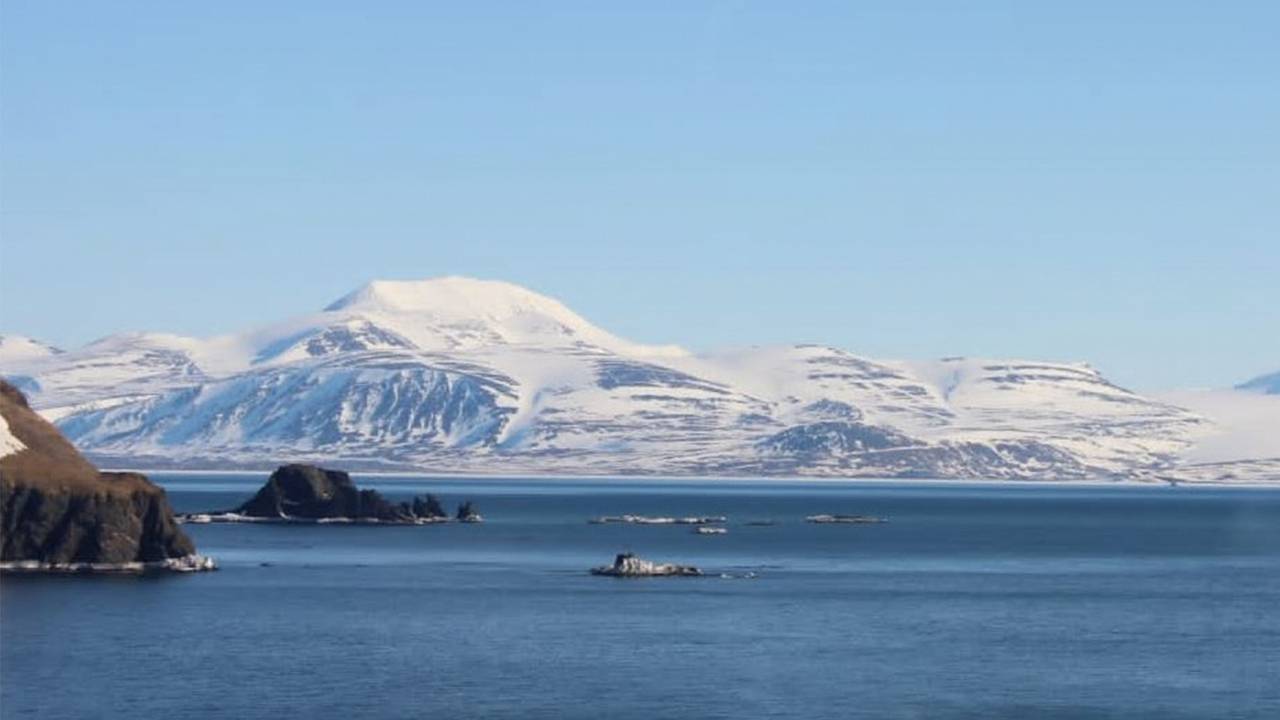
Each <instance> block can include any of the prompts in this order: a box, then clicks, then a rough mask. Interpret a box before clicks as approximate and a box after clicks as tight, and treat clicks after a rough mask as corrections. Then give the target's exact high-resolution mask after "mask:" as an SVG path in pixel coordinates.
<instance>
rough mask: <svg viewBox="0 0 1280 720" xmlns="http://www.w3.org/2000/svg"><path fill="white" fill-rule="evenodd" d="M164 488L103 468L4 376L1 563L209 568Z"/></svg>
mask: <svg viewBox="0 0 1280 720" xmlns="http://www.w3.org/2000/svg"><path fill="white" fill-rule="evenodd" d="M213 567H214V565H213V561H212V560H210V559H208V558H205V557H202V556H199V555H197V554H196V548H195V545H194V544H193V543H192V542H191V539H190V538H188V537H187V536H186V534H185V533H183V532H182V529H181V528H180V527H178V525H177V523H176V522H175V521H174V516H173V511H172V510H171V509H170V507H169V501H168V499H167V498H166V496H165V492H164V490H162V489H161V488H160V487H158V486H156V485H155V484H153V483H152V482H151V481H149V480H148V479H147V478H146V476H144V475H140V474H138V473H114V472H98V470H97V469H96V468H95V467H93V465H91V464H90V463H89V461H87V460H85V459H84V457H83V456H82V455H80V453H79V451H77V450H76V449H75V447H74V446H72V445H71V443H69V442H68V441H67V440H66V438H64V437H63V436H62V434H61V433H60V432H58V429H57V428H55V427H54V426H53V425H51V424H49V423H48V422H47V421H46V420H45V419H44V418H42V417H40V416H39V415H38V414H36V412H35V411H33V410H32V409H31V408H30V406H28V405H27V400H26V398H25V397H24V396H23V395H22V393H21V392H20V391H19V390H18V389H17V388H15V387H14V386H13V385H10V384H9V383H7V382H5V381H3V380H0V569H2V570H5V571H33V572H38V571H45V572H77V571H103V572H107V571H140V570H149V569H158V570H207V569H213Z"/></svg>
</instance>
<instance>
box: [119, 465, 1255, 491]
mask: <svg viewBox="0 0 1280 720" xmlns="http://www.w3.org/2000/svg"><path fill="white" fill-rule="evenodd" d="M109 471H111V472H138V473H143V474H148V475H149V476H154V475H161V474H163V475H176V476H206V477H207V476H222V477H232V476H244V475H259V474H261V475H270V474H271V472H272V469H263V470H243V469H230V470H228V469H203V470H201V469H191V468H182V469H175V470H163V469H160V470H157V469H138V468H110V470H109ZM349 472H350V474H351V476H352V477H368V478H390V479H427V480H449V481H468V480H476V481H506V482H513V483H523V482H528V483H536V482H546V483H565V484H569V483H575V482H577V483H600V484H602V485H612V484H623V483H641V484H653V485H690V484H698V483H709V484H710V483H720V482H726V483H741V484H759V485H771V484H772V485H782V484H786V485H806V484H808V485H884V486H892V485H916V486H927V487H946V486H951V485H955V486H961V485H964V486H977V487H988V486H995V487H999V486H1005V487H1062V488H1065V487H1082V488H1083V487H1088V488H1101V487H1114V488H1141V487H1146V488H1172V489H1195V488H1212V489H1227V488H1240V489H1242V490H1243V489H1254V490H1266V489H1280V479H1277V480H1276V481H1275V482H1213V481H1192V480H1178V481H1177V483H1176V485H1175V484H1173V483H1170V482H1169V481H1168V480H1163V479H1149V480H1139V479H1123V480H1102V479H1090V480H1025V479H1017V480H992V479H982V478H973V479H969V478H965V479H960V478H883V477H806V476H796V475H783V476H776V477H761V476H759V475H752V476H741V475H608V474H590V475H569V474H557V473H547V474H522V475H511V474H502V473H443V472H413V471H403V470H395V471H369V472H363V471H358V470H357V471H349Z"/></svg>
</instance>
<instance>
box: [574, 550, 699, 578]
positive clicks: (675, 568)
mask: <svg viewBox="0 0 1280 720" xmlns="http://www.w3.org/2000/svg"><path fill="white" fill-rule="evenodd" d="M591 574H592V575H608V576H611V577H671V576H695V575H701V574H702V571H701V570H699V569H698V568H696V567H693V566H692V565H671V564H667V563H656V562H651V561H649V560H642V559H640V558H638V557H636V556H635V555H633V554H631V553H618V555H617V556H616V557H615V558H614V559H613V564H612V565H604V566H602V567H597V568H592V569H591Z"/></svg>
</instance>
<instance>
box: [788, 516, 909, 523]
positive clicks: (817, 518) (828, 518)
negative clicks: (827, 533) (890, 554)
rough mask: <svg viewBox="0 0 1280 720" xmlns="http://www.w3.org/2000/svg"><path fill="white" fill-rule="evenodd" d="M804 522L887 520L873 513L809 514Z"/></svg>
mask: <svg viewBox="0 0 1280 720" xmlns="http://www.w3.org/2000/svg"><path fill="white" fill-rule="evenodd" d="M804 520H805V522H810V523H814V524H816V525H875V524H877V523H886V522H889V520H888V519H887V518H882V517H876V516H874V515H825V514H824V515H810V516H809V517H807V518H805V519H804Z"/></svg>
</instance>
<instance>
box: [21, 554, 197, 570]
mask: <svg viewBox="0 0 1280 720" xmlns="http://www.w3.org/2000/svg"><path fill="white" fill-rule="evenodd" d="M217 569H218V563H217V562H216V561H214V559H213V558H211V557H209V556H208V555H200V554H198V553H197V554H192V555H183V556H182V557H175V558H167V559H165V560H154V561H149V562H142V561H139V562H125V563H94V562H68V563H51V562H42V561H40V560H6V561H4V562H0V573H2V574H5V575H146V574H160V573H173V574H179V575H181V574H187V573H196V572H210V571H213V570H217Z"/></svg>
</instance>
